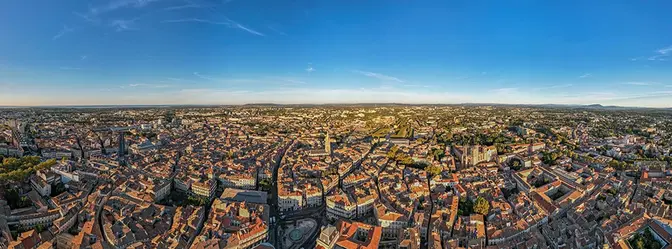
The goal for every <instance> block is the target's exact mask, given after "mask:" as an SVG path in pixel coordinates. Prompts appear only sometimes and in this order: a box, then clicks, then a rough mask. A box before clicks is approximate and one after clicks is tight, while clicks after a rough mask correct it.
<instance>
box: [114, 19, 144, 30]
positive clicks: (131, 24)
mask: <svg viewBox="0 0 672 249" xmlns="http://www.w3.org/2000/svg"><path fill="white" fill-rule="evenodd" d="M136 20H137V18H135V19H130V20H122V19H117V20H112V21H111V22H110V26H111V27H112V28H114V29H115V30H116V31H117V32H121V31H126V30H137V29H138V28H137V27H135V21H136Z"/></svg>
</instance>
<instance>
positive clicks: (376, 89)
mask: <svg viewBox="0 0 672 249" xmlns="http://www.w3.org/2000/svg"><path fill="white" fill-rule="evenodd" d="M670 9H672V1H669V0H662V1H624V0H596V1H583V0H581V1H574V0H564V1H537V0H529V1H524V0H513V1H490V0H455V1H447V0H437V1H433V0H426V1H424V0H423V1H397V0H384V1H383V0H367V1H350V0H343V1H327V0H296V1H289V0H287V1H285V0H81V1H79V0H62V1H44V0H21V1H2V2H0V105H9V106H40V105H112V104H118V105H139V104H142V105H144V104H160V105H163V104H246V103H278V104H302V103H306V104H308V103H310V104H314V103H316V104H322V103H411V104H412V103H423V104H433V103H446V104H455V103H507V104H603V105H620V106H645V107H672V15H671V14H670Z"/></svg>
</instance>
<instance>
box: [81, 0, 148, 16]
mask: <svg viewBox="0 0 672 249" xmlns="http://www.w3.org/2000/svg"><path fill="white" fill-rule="evenodd" d="M158 1H160V0H113V1H110V2H108V3H107V4H104V5H101V6H96V7H91V8H89V14H90V15H100V14H104V13H107V12H112V11H115V10H118V9H123V8H142V7H145V6H147V5H149V4H150V3H153V2H158Z"/></svg>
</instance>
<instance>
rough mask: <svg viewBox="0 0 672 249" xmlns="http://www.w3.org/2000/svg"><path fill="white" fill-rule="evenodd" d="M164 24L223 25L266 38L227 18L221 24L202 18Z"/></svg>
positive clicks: (176, 20) (165, 21)
mask: <svg viewBox="0 0 672 249" xmlns="http://www.w3.org/2000/svg"><path fill="white" fill-rule="evenodd" d="M161 22H162V23H205V24H212V25H223V26H227V27H229V28H233V29H239V30H243V31H245V32H247V33H250V34H253V35H258V36H266V35H265V34H263V33H261V32H259V31H256V30H254V29H251V28H248V27H246V26H244V25H242V24H240V23H238V22H236V21H233V20H231V19H228V18H226V21H223V22H220V21H212V20H206V19H200V18H185V19H173V20H163V21H161Z"/></svg>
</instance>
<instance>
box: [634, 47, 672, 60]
mask: <svg viewBox="0 0 672 249" xmlns="http://www.w3.org/2000/svg"><path fill="white" fill-rule="evenodd" d="M653 53H654V55H651V56H648V57H635V58H631V59H630V60H631V61H640V60H649V61H666V60H668V57H670V55H672V45H670V46H667V47H664V48H660V49H656V50H655V51H653Z"/></svg>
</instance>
